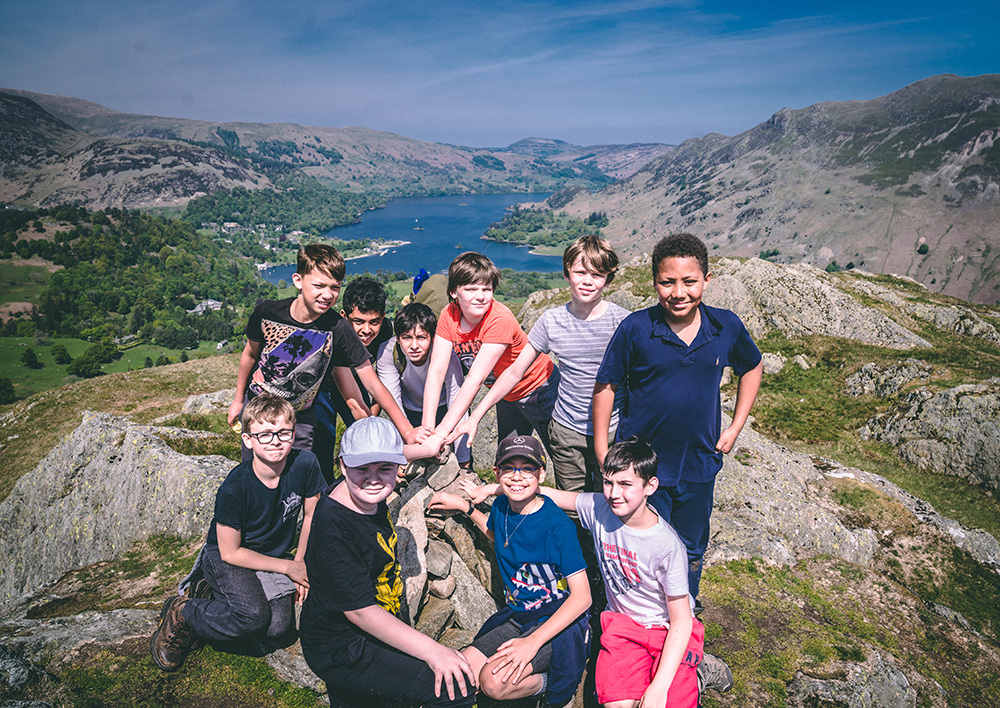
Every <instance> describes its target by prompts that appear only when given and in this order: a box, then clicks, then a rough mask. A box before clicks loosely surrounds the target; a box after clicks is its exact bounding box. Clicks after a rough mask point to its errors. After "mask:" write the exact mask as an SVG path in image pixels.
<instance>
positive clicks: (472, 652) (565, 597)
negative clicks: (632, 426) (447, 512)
mask: <svg viewBox="0 0 1000 708" xmlns="http://www.w3.org/2000/svg"><path fill="white" fill-rule="evenodd" d="M494 471H495V472H496V475H497V479H498V480H500V484H499V485H498V486H499V488H500V490H501V491H502V493H503V495H504V496H502V497H500V498H499V499H497V501H496V502H495V503H494V504H493V508H492V510H491V512H490V515H489V516H488V517H487V516H486V514H484V513H483V512H481V511H478V510H476V509H475V508H474V507H473V505H472V504H471V503H470V502H469V501H468V500H466V499H464V498H463V497H460V496H458V495H455V494H447V493H440V494H436V495H435V496H434V497H433V498H432V499H431V504H430V508H431V509H435V508H436V509H453V510H459V511H462V512H463V513H465V514H467V515H468V516H469V517H470V518H471V519H472V521H473V523H475V524H476V526H478V527H479V528H480V530H481V531H483V532H484V533H485V534H486V535H487V536H488V537H489V538H490V540H491V541H493V544H494V549H495V551H496V558H497V564H498V566H499V568H500V573H501V575H502V577H503V583H504V594H505V600H506V602H507V607H506V608H504V609H503V610H501V611H500V612H498V613H497V614H495V615H493V617H491V618H490V619H489V620H487V621H486V624H485V625H484V626H483V628H482V629H480V630H479V634H478V635H476V639H475V640H474V641H473V643H472V645H471V646H469V647H467V648H465V649H464V650H463V653H464V654H465V656H466V657H467V658H468V660H469V663H470V664H471V665H472V668H473V670H474V671H475V672H476V675H478V676H479V683H480V687H481V689H482V691H483V692H484V693H486V695H488V696H490V697H491V698H495V699H500V700H505V699H511V698H524V697H526V696H533V695H539V694H542V693H545V694H546V699H547V700H548V703H549V705H553V706H562V705H565V704H566V703H568V702H569V701H571V700H572V698H573V696H574V694H575V693H576V689H577V686H578V685H579V683H580V679H581V677H582V676H583V670H584V668H585V666H586V662H587V653H588V646H589V639H590V635H589V625H588V621H589V618H590V616H589V613H588V609H589V608H590V602H591V600H590V584H589V582H588V580H587V573H586V572H585V571H586V567H587V566H586V563H585V562H584V559H583V553H582V552H581V551H580V543H579V541H578V540H577V536H576V527H575V526H574V525H573V522H572V521H570V520H569V517H568V516H566V514H565V513H563V512H562V511H560V510H559V509H558V508H556V505H555V504H554V503H553V502H552V501H551V500H550V499H546V498H545V497H544V496H541V495H540V494H539V493H538V491H539V483H540V482H541V481H542V480H543V479H544V478H545V457H544V454H543V453H542V445H541V443H540V442H539V441H538V440H536V439H535V438H533V437H530V436H524V437H522V436H515V437H509V438H504V439H503V440H501V441H500V445H499V447H498V449H497V457H496V466H495V467H494Z"/></svg>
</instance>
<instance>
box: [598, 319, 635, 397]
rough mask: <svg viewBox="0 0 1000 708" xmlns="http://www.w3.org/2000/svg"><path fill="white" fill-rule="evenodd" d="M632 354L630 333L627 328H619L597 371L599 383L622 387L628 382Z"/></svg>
mask: <svg viewBox="0 0 1000 708" xmlns="http://www.w3.org/2000/svg"><path fill="white" fill-rule="evenodd" d="M630 353H631V347H630V346H629V340H628V331H627V329H626V327H624V326H619V327H618V329H616V330H615V333H614V334H613V335H611V341H610V342H608V348H607V349H606V350H605V351H604V359H603V360H602V361H601V366H600V367H599V368H598V369H597V378H596V381H597V383H603V384H612V385H614V386H618V387H621V386H622V385H623V384H624V383H625V382H626V381H627V380H628V372H629V367H630V365H631V356H630Z"/></svg>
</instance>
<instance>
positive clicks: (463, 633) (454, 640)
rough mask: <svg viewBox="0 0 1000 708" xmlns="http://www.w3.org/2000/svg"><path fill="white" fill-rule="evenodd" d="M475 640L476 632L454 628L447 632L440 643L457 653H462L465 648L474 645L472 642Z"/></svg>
mask: <svg viewBox="0 0 1000 708" xmlns="http://www.w3.org/2000/svg"><path fill="white" fill-rule="evenodd" d="M475 638H476V630H472V629H459V628H458V627H452V628H450V629H447V630H445V632H444V634H442V635H441V637H440V638H439V639H438V641H439V642H440V643H441V644H444V645H445V646H446V647H449V648H451V649H454V650H455V651H462V650H463V649H465V647H467V646H469V645H470V644H472V640H473V639H475Z"/></svg>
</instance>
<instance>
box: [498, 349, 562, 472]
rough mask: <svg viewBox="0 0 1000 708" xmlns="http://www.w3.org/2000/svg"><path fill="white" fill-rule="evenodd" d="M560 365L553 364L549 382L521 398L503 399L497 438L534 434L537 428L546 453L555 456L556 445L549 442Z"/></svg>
mask: <svg viewBox="0 0 1000 708" xmlns="http://www.w3.org/2000/svg"><path fill="white" fill-rule="evenodd" d="M561 378H562V374H560V373H559V367H558V366H554V367H552V373H551V374H550V375H549V379H548V381H546V382H545V383H544V384H542V385H541V386H539V387H538V388H536V389H535V390H534V391H532V392H531V393H529V394H528V395H527V396H525V397H524V398H522V399H521V400H519V401H507V400H501V401H500V402H499V403H497V441H498V442H499V441H500V440H503V439H504V438H506V437H509V436H510V435H513V434H514V433H517V434H518V435H531V431H532V430H534V431H535V432H536V433H537V434H538V439H539V440H541V441H542V445H544V446H545V452H546V453H547V454H548V456H549V459H552V444H551V442H550V441H549V421H551V420H552V409H553V408H555V405H556V398H557V397H558V396H559V380H560V379H561Z"/></svg>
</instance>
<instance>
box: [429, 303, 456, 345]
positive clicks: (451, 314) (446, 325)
mask: <svg viewBox="0 0 1000 708" xmlns="http://www.w3.org/2000/svg"><path fill="white" fill-rule="evenodd" d="M457 309H458V307H457V306H456V305H454V304H451V303H449V304H447V305H445V307H444V309H443V310H441V316H440V317H438V323H437V329H436V330H435V331H434V334H436V335H440V336H441V337H442V338H444V339H447V340H448V341H449V342H454V341H455V329H456V328H457V327H458V318H457V316H456V314H455V311H456V310H457Z"/></svg>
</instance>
